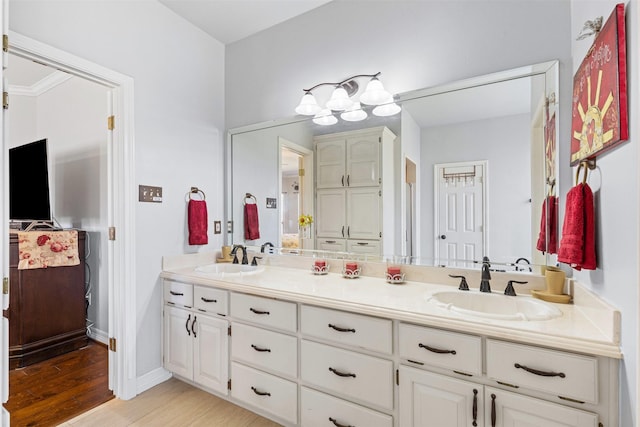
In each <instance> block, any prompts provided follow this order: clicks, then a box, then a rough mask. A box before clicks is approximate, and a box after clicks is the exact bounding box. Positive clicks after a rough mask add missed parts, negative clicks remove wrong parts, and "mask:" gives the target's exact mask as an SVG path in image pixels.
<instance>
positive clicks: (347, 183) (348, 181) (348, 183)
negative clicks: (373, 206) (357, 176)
mask: <svg viewBox="0 0 640 427" xmlns="http://www.w3.org/2000/svg"><path fill="white" fill-rule="evenodd" d="M350 176H351V175H347V187H348V186H349V185H350V184H349V177H350Z"/></svg>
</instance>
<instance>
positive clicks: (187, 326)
mask: <svg viewBox="0 0 640 427" xmlns="http://www.w3.org/2000/svg"><path fill="white" fill-rule="evenodd" d="M190 321H191V315H189V317H187V323H185V324H184V327H185V328H187V335H189V336H191V330H189V322H190Z"/></svg>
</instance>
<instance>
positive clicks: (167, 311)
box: [163, 280, 229, 395]
mask: <svg viewBox="0 0 640 427" xmlns="http://www.w3.org/2000/svg"><path fill="white" fill-rule="evenodd" d="M193 287H194V285H191V284H187V283H180V282H174V281H169V280H165V282H164V294H165V306H164V312H163V315H164V344H163V347H164V348H163V364H164V367H165V369H167V370H169V371H171V372H173V373H174V374H175V375H178V376H180V377H182V378H184V379H187V380H189V381H193V382H195V383H197V384H199V385H201V386H203V387H206V388H208V389H210V390H213V391H216V392H218V393H221V394H224V395H226V394H227V390H228V388H227V387H228V386H227V381H228V378H229V366H228V363H229V340H228V328H229V322H228V321H227V320H226V319H221V318H217V317H215V316H212V315H209V314H207V311H206V309H205V308H202V306H200V307H199V308H195V309H194V308H193V306H194V301H193V295H194V294H195V295H199V296H200V297H201V298H204V299H205V300H207V301H208V300H209V299H210V298H208V297H209V296H211V294H212V292H211V291H210V290H207V289H206V288H204V289H202V290H199V289H198V288H200V287H199V286H195V287H196V291H195V292H194V290H193ZM214 291H217V292H215V296H216V297H217V298H218V299H216V301H219V302H220V305H217V306H216V307H215V308H214V313H217V312H218V311H223V310H220V307H221V306H222V307H226V295H227V292H226V291H219V290H214ZM204 295H206V296H207V297H204ZM198 304H200V303H198ZM217 314H219V315H222V316H224V315H226V313H224V312H223V313H217Z"/></svg>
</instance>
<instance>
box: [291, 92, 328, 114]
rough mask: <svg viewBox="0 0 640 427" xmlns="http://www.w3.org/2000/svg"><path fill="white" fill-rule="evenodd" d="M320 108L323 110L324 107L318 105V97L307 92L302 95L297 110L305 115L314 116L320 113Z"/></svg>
mask: <svg viewBox="0 0 640 427" xmlns="http://www.w3.org/2000/svg"><path fill="white" fill-rule="evenodd" d="M320 110H322V108H321V107H320V106H319V105H318V102H317V101H316V97H315V96H313V95H312V94H311V92H306V93H305V94H304V95H303V96H302V99H301V100H300V104H298V106H297V107H296V110H295V111H296V113H298V114H302V115H303V116H313V115H315V114H318V113H319V112H320Z"/></svg>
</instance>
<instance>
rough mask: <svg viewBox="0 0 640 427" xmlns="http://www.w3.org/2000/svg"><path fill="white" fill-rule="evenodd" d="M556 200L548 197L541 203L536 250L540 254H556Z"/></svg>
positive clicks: (554, 197)
mask: <svg viewBox="0 0 640 427" xmlns="http://www.w3.org/2000/svg"><path fill="white" fill-rule="evenodd" d="M557 224H558V198H557V197H556V196H548V197H547V198H546V199H545V200H544V201H543V202H542V215H541V219H540V234H539V235H538V243H537V245H536V248H537V249H538V250H539V251H541V252H549V253H550V254H555V253H557V252H558V228H557V227H558V225H557Z"/></svg>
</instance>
